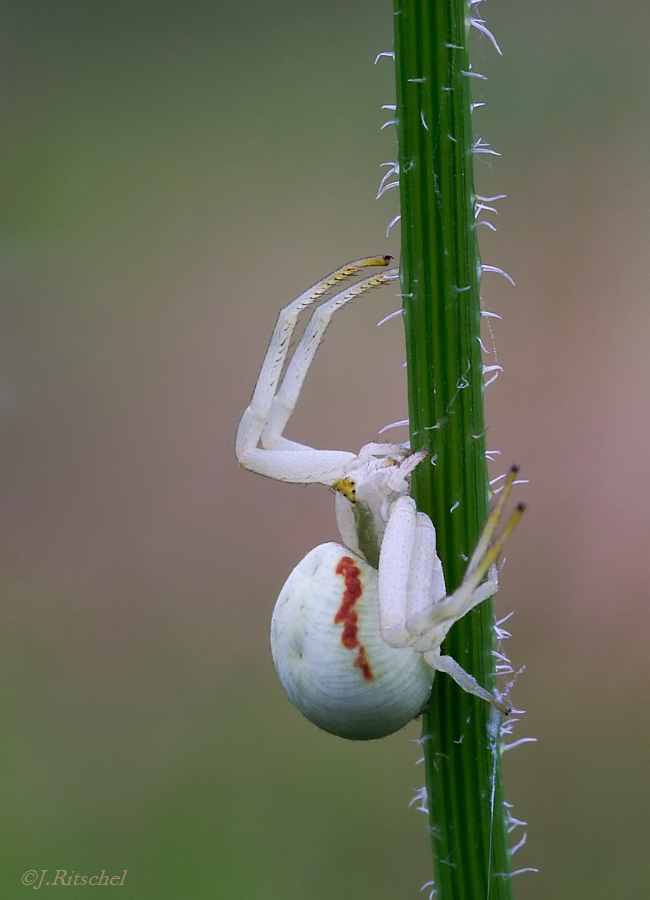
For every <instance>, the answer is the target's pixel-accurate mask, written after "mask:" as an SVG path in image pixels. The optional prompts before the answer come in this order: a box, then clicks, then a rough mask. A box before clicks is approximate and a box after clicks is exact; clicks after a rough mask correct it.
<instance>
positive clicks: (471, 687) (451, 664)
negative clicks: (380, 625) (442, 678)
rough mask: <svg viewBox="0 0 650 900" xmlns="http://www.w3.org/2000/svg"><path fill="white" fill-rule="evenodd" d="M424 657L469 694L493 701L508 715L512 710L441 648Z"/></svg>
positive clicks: (492, 702)
mask: <svg viewBox="0 0 650 900" xmlns="http://www.w3.org/2000/svg"><path fill="white" fill-rule="evenodd" d="M424 658H425V659H426V661H427V662H428V663H429V665H430V666H431V667H432V668H433V669H435V670H436V671H438V672H446V673H447V675H450V676H451V677H452V678H453V679H454V681H455V682H456V684H457V685H458V686H459V687H461V688H462V689H463V690H464V691H467V693H468V694H474V696H475V697H480V698H481V700H486V701H487V702H488V703H491V704H492V705H493V706H496V708H497V709H498V710H500V712H502V713H505V715H508V713H509V712H511V708H510V707H509V706H506V705H505V704H504V703H501V701H500V700H498V699H497V698H496V697H495V696H494V695H493V694H491V693H490V692H489V691H488V690H486V688H484V687H481V685H480V684H479V683H478V681H477V680H476V678H474V676H473V675H470V674H469V672H466V671H465V669H463V667H462V666H461V665H459V664H458V663H457V662H456V660H455V659H454V658H453V657H451V656H442V655H441V653H440V649H438V650H434V651H433V652H430V653H425V654H424Z"/></svg>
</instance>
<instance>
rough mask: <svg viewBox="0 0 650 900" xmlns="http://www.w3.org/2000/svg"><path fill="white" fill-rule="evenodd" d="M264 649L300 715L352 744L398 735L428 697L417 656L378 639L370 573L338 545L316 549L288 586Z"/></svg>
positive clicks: (429, 676) (426, 675)
mask: <svg viewBox="0 0 650 900" xmlns="http://www.w3.org/2000/svg"><path fill="white" fill-rule="evenodd" d="M271 650H272V653H273V661H274V663H275V668H276V670H277V672H278V675H279V677H280V681H281V682H282V685H283V686H284V689H285V690H286V692H287V694H288V696H289V699H290V700H291V701H292V702H293V704H294V705H295V706H296V707H297V708H298V709H299V710H300V712H301V713H302V714H303V715H304V716H306V717H307V718H308V719H309V720H310V722H313V723H314V724H315V725H318V727H319V728H322V729H323V730H324V731H329V732H331V733H332V734H337V735H339V736H341V737H345V738H349V739H352V740H370V739H372V738H380V737H384V736H385V735H388V734H392V733H393V732H394V731H398V730H399V729H400V728H402V727H403V726H404V725H406V724H407V723H408V722H410V721H411V719H413V718H414V717H415V716H416V715H418V713H419V712H420V711H421V709H422V707H423V706H424V704H425V702H426V701H427V699H428V697H429V694H430V693H431V683H432V680H433V672H432V670H431V668H430V667H429V666H428V665H427V663H426V662H425V661H424V658H423V656H422V654H421V653H419V652H417V651H416V650H413V649H412V648H410V647H404V648H399V649H396V648H394V647H390V646H389V645H388V644H387V643H386V642H385V641H384V640H383V639H382V637H381V633H380V629H379V604H378V597H377V570H376V569H374V568H372V567H371V566H369V565H368V563H367V562H365V561H364V560H363V559H361V558H360V557H359V556H357V555H356V554H354V553H352V552H351V551H350V550H348V549H346V548H345V547H343V546H341V545H340V544H335V543H328V544H321V545H320V546H319V547H316V548H315V549H314V550H312V551H311V552H310V553H308V554H307V556H306V557H305V558H304V559H303V560H302V562H301V563H299V564H298V565H297V566H296V568H295V569H294V570H293V572H292V573H291V575H290V576H289V578H288V579H287V581H286V583H285V585H284V587H283V588H282V591H281V593H280V596H279V597H278V601H277V603H276V605H275V610H274V612H273V620H272V623H271Z"/></svg>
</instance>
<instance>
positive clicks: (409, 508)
mask: <svg viewBox="0 0 650 900" xmlns="http://www.w3.org/2000/svg"><path fill="white" fill-rule="evenodd" d="M389 259H390V257H379V258H378V257H375V258H372V259H366V260H359V261H357V262H355V263H351V264H350V265H348V266H344V267H343V268H342V269H339V270H338V271H337V272H334V273H333V274H332V275H331V276H329V278H326V279H324V280H323V281H321V282H319V283H318V284H317V285H315V286H314V287H313V288H311V289H310V290H309V291H306V292H305V293H304V294H301V296H300V297H298V299H297V300H295V301H294V302H293V303H291V304H290V305H289V306H287V307H286V308H285V309H283V310H282V311H281V312H280V316H279V318H278V322H277V324H276V327H275V330H274V332H273V336H272V338H271V343H270V344H269V348H268V350H267V353H266V357H265V359H264V362H263V364H262V370H261V372H260V375H259V378H258V381H257V385H256V388H255V391H254V393H253V398H252V400H251V403H250V406H249V407H248V408H247V409H246V411H245V412H244V415H243V417H242V420H241V422H240V425H239V430H238V432H237V442H236V453H237V457H238V459H239V462H240V464H241V465H242V466H244V467H245V468H248V469H251V470H253V471H255V472H258V473H260V474H262V475H266V476H268V477H270V478H275V479H278V480H280V481H288V482H298V483H320V484H325V485H328V486H330V487H332V488H334V490H335V491H336V495H335V496H336V518H337V524H338V527H339V531H340V534H341V539H342V542H343V544H342V545H341V544H334V543H328V544H322V545H321V546H319V547H316V548H315V549H314V550H312V551H311V553H309V554H308V555H307V556H306V557H305V559H303V561H302V562H301V563H299V565H298V566H297V567H296V568H295V569H294V571H293V572H292V573H291V575H290V576H289V578H288V580H287V582H286V584H285V585H284V587H283V589H282V591H281V593H280V596H279V598H278V601H277V603H276V606H275V610H274V613H273V622H272V627H271V647H272V652H273V660H274V663H275V667H276V669H277V672H278V674H279V676H280V680H281V681H282V684H283V686H284V688H285V690H286V692H287V694H288V695H289V698H290V699H291V700H292V701H293V703H294V704H295V705H296V706H297V707H298V709H299V710H300V711H301V712H302V713H303V714H304V715H305V716H306V717H307V718H308V719H309V720H310V721H312V722H313V723H314V724H316V725H318V726H319V727H320V728H322V729H324V730H325V731H329V732H332V733H334V734H338V735H340V736H342V737H346V738H352V739H356V740H364V739H371V738H378V737H383V736H384V735H387V734H390V733H392V732H393V731H396V730H398V729H399V728H401V727H402V726H404V725H405V724H406V723H407V722H409V721H410V720H411V719H412V718H414V717H415V716H416V715H417V714H418V713H419V712H420V711H421V709H422V707H423V706H424V704H425V703H426V701H427V699H428V697H429V695H430V692H431V684H432V681H433V672H434V670H439V671H443V672H446V673H447V674H449V675H451V677H452V678H453V679H454V680H455V681H456V682H457V683H458V684H459V685H460V686H461V687H462V688H463V689H464V690H466V691H469V692H470V693H472V694H475V695H477V696H479V697H481V698H483V699H484V700H487V701H488V702H490V703H493V704H494V705H496V706H497V707H498V708H499V709H501V710H502V711H504V712H507V711H508V708H507V707H505V706H504V705H503V704H502V703H501V702H500V701H499V700H497V699H496V698H495V697H494V696H493V695H492V694H490V693H489V692H488V691H486V690H485V689H484V688H482V687H481V686H480V685H479V684H478V683H477V682H476V681H475V680H474V678H473V677H472V676H471V675H469V674H468V673H467V672H465V671H464V670H463V669H462V668H461V667H460V666H459V665H458V663H457V662H455V660H453V659H452V658H451V657H449V656H442V655H441V653H440V645H441V644H442V642H443V640H444V638H445V636H446V635H447V632H448V631H449V629H450V628H451V626H452V625H453V624H454V622H456V621H457V620H458V619H459V618H461V617H462V616H464V615H465V613H467V612H468V611H469V610H470V609H472V607H473V606H476V604H478V603H480V602H482V601H483V600H485V599H487V597H490V596H492V594H494V593H495V592H496V590H497V578H496V569H495V566H494V562H495V560H496V558H497V556H498V553H499V551H500V549H501V547H502V546H503V543H504V542H505V540H506V538H507V536H508V534H509V533H510V531H511V530H512V528H513V527H514V524H515V521H516V518H517V515H515V516H514V517H513V518H512V519H511V521H510V523H509V524H508V526H507V527H506V529H505V531H504V534H503V535H502V536H501V538H499V540H497V541H494V542H492V537H493V535H494V532H495V529H496V526H497V523H498V520H499V517H500V515H501V512H502V509H503V505H504V503H505V498H506V496H507V494H508V492H509V490H510V486H511V484H512V481H513V479H514V470H513V472H512V473H511V475H510V476H509V477H508V479H507V481H506V485H505V487H504V490H503V491H502V493H501V497H500V498H499V501H498V502H497V504H496V507H495V509H494V511H493V513H492V514H491V515H490V517H489V519H488V522H487V524H486V526H485V529H484V531H483V534H482V535H481V538H480V539H479V542H478V545H477V547H476V550H475V552H474V554H473V556H472V558H471V560H470V561H469V564H468V567H467V571H466V574H465V577H464V579H463V581H462V583H461V585H460V586H459V587H458V589H457V590H456V591H454V593H452V594H451V595H449V596H447V595H446V590H445V579H444V574H443V571H442V565H441V562H440V559H439V558H438V555H437V553H436V535H435V529H434V527H433V525H432V523H431V520H430V519H429V517H428V516H427V515H425V514H424V513H421V512H418V511H417V509H416V506H415V503H414V501H413V500H412V499H411V498H410V496H409V492H410V473H411V472H412V471H413V469H414V468H415V467H416V466H417V465H419V464H420V463H421V462H422V461H423V460H424V459H425V458H426V456H427V455H428V451H427V450H420V451H418V452H414V453H412V452H411V451H410V450H409V448H408V445H406V444H376V443H372V444H366V446H365V447H363V448H362V449H361V451H360V452H359V455H358V456H357V455H355V454H353V453H349V452H346V451H340V450H317V449H314V448H311V447H307V446H305V445H303V444H298V443H296V442H294V441H289V440H287V439H286V438H285V437H283V430H284V428H285V426H286V424H287V422H288V420H289V418H290V416H291V413H292V412H293V409H294V407H295V405H296V402H297V400H298V396H299V394H300V390H301V388H302V384H303V382H304V379H305V376H306V374H307V371H308V369H309V366H310V365H311V362H312V360H313V358H314V355H315V353H316V350H317V348H318V345H319V344H320V342H321V340H322V338H323V335H324V333H325V330H326V328H327V325H328V323H329V321H330V318H331V316H332V315H333V313H334V312H335V311H336V310H337V309H339V308H340V307H341V306H343V305H345V304H346V303H348V302H349V301H350V300H352V299H354V298H355V297H357V296H359V295H360V294H363V293H365V292H366V291H368V290H369V289H370V288H372V287H375V286H378V285H380V284H383V283H385V282H386V281H388V280H390V278H392V277H396V273H395V272H394V271H390V272H388V273H386V274H383V275H375V276H372V277H371V278H367V279H365V280H364V281H361V282H359V283H358V284H356V285H355V286H354V287H352V288H349V289H348V290H346V291H341V292H340V293H338V294H335V295H334V296H333V297H332V298H331V299H329V300H327V301H326V302H324V303H323V304H322V305H321V306H319V307H318V308H317V309H316V311H315V313H314V314H313V316H312V318H311V320H310V321H309V323H308V324H307V327H306V329H305V331H304V334H303V336H302V338H301V339H300V341H299V343H298V346H297V347H296V349H295V351H294V354H293V356H292V358H291V361H290V363H289V365H288V366H287V369H286V372H285V374H284V378H283V379H282V380H280V379H281V375H282V370H283V367H284V363H285V361H286V356H287V352H288V347H289V341H290V338H291V335H292V333H293V330H294V328H295V325H296V320H297V317H298V314H299V313H300V311H301V310H303V309H305V308H306V307H307V306H309V305H311V304H313V303H314V302H315V301H316V300H319V299H321V298H322V297H323V295H324V294H325V293H327V292H328V291H330V290H331V289H332V288H333V287H335V286H337V285H338V284H339V283H340V281H342V280H343V279H344V278H347V277H349V276H351V275H355V274H357V272H358V271H359V269H360V268H363V267H365V266H370V265H373V266H376V265H387V264H388V260H389ZM260 445H261V446H260ZM519 514H520V512H519ZM488 572H489V578H488V579H487V580H485V581H484V579H485V576H486V574H487V573H488Z"/></svg>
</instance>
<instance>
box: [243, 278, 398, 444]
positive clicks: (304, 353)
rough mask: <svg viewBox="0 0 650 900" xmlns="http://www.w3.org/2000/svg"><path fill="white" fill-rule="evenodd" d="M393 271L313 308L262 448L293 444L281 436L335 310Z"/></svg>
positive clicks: (275, 401)
mask: <svg viewBox="0 0 650 900" xmlns="http://www.w3.org/2000/svg"><path fill="white" fill-rule="evenodd" d="M396 274H397V270H396V269H389V270H388V272H379V273H377V274H376V275H371V276H370V277H369V278H365V279H364V280H363V281H360V282H359V283H358V284H355V285H353V287H351V288H348V289H347V290H345V291H341V293H339V294H336V295H335V296H334V297H332V298H331V299H330V300H327V301H326V302H325V303H323V304H322V305H321V306H319V307H318V308H317V309H316V310H315V311H314V314H313V316H312V317H311V319H310V320H309V322H308V323H307V327H306V328H305V331H304V333H303V336H302V338H301V339H300V341H299V343H298V346H297V347H296V349H295V351H294V354H293V356H292V357H291V361H290V362H289V365H288V366H287V371H286V372H285V375H284V378H283V379H282V384H281V385H280V388H279V390H278V391H277V393H276V395H275V397H274V398H273V402H272V404H271V408H270V411H269V415H268V420H267V422H266V426H265V428H264V430H263V431H262V436H261V442H262V446H263V447H264V448H266V449H269V450H271V449H278V448H279V447H284V448H285V449H291V448H292V447H295V446H296V444H294V442H293V441H287V440H286V438H283V437H282V433H283V431H284V429H285V427H286V425H287V422H288V421H289V419H290V417H291V414H292V413H293V411H294V409H295V406H296V403H297V402H298V397H299V395H300V391H301V390H302V386H303V384H304V381H305V377H306V375H307V372H308V371H309V367H310V366H311V364H312V362H313V359H314V356H315V355H316V351H317V350H318V347H319V346H320V344H321V341H322V340H323V338H324V336H325V332H326V330H327V327H328V325H329V323H330V321H331V319H332V316H333V315H334V313H335V312H336V311H337V310H339V309H341V307H343V306H345V305H346V304H348V303H350V302H351V301H352V300H355V299H356V298H357V297H360V296H361V295H362V294H365V293H366V292H367V291H369V290H371V289H372V288H374V287H379V286H380V285H382V284H386V283H387V282H388V281H390V280H391V278H393V277H394V276H395V275H396ZM297 446H300V445H297Z"/></svg>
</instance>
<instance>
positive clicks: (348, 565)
mask: <svg viewBox="0 0 650 900" xmlns="http://www.w3.org/2000/svg"><path fill="white" fill-rule="evenodd" d="M336 574H337V575H342V576H343V579H344V581H345V592H344V594H343V600H342V601H341V606H340V607H339V611H338V612H337V614H336V615H335V616H334V624H335V625H340V624H341V623H343V634H342V635H341V643H342V644H343V646H344V647H346V648H347V649H348V650H355V649H356V648H357V647H358V648H359V651H358V655H357V658H356V659H355V661H354V666H355V668H356V669H361V672H362V674H363V677H364V678H365V679H366V681H372V679H373V678H374V677H375V676H374V675H373V673H372V669H371V668H370V663H369V661H368V656H367V655H366V648H365V647H364V646H363V644H361V643H359V614H358V612H357V611H356V609H355V608H354V607H355V604H356V602H357V600H358V599H359V597H361V595H362V594H363V584H362V583H361V578H360V577H359V576H360V575H361V569H360V568H359V567H358V566H357V564H356V563H355V561H354V560H353V559H351V558H350V557H349V556H343V557H341V559H340V560H339V564H338V566H337V567H336Z"/></svg>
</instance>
